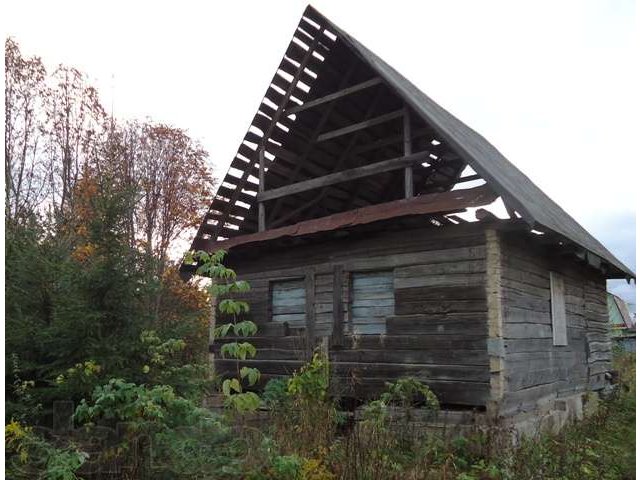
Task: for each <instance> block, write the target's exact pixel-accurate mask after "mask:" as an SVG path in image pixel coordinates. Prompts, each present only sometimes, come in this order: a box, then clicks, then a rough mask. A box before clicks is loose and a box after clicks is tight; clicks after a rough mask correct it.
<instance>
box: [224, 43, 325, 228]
mask: <svg viewBox="0 0 640 480" xmlns="http://www.w3.org/2000/svg"><path fill="white" fill-rule="evenodd" d="M318 41H319V39H318V37H316V38H314V39H313V41H312V42H311V44H310V45H309V49H308V50H307V51H306V53H305V54H304V56H303V58H302V59H301V60H300V66H299V67H298V68H297V70H296V71H295V74H294V75H293V80H292V82H291V83H290V85H289V87H288V88H287V90H286V92H285V94H284V96H283V97H282V99H281V101H280V104H279V105H278V107H277V110H276V111H275V113H274V114H273V115H270V116H271V123H270V124H269V127H268V128H267V129H266V130H265V131H264V135H263V136H262V137H258V138H257V142H256V143H258V148H259V149H263V148H264V147H265V145H266V143H267V140H268V139H269V137H270V136H271V134H272V132H273V130H274V129H275V128H276V124H277V122H278V121H279V120H280V116H281V115H282V113H283V112H284V109H285V106H286V103H287V100H288V99H289V97H290V96H291V94H292V93H293V92H294V90H295V88H296V86H297V84H298V81H299V80H300V78H301V77H302V75H303V74H305V72H304V69H305V67H306V66H307V64H310V61H311V60H312V58H313V52H314V50H315V48H316V46H317V45H318ZM292 43H293V42H292ZM283 62H285V61H284V60H283ZM285 63H286V62H285ZM276 75H277V73H276ZM269 90H271V89H269ZM250 133H252V132H248V133H247V137H249V134H250ZM250 170H251V169H249V168H247V169H246V170H245V171H244V172H242V177H241V178H240V179H239V181H238V188H236V190H234V191H233V194H232V195H231V197H230V198H229V200H230V201H229V204H231V205H233V204H235V203H236V201H237V200H238V199H239V197H240V194H241V190H242V188H243V187H244V185H246V183H247V180H248V178H249V172H250ZM223 215H224V216H227V215H228V211H226V210H225V211H224V212H223ZM219 233H220V232H219V231H218V232H217V234H219Z"/></svg>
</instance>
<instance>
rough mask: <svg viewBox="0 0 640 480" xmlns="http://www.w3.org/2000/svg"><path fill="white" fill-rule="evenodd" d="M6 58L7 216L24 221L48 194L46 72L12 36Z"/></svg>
mask: <svg viewBox="0 0 640 480" xmlns="http://www.w3.org/2000/svg"><path fill="white" fill-rule="evenodd" d="M4 59H5V76H4V78H5V94H4V104H5V123H4V126H5V134H4V135H5V136H4V162H5V163H4V166H5V193H6V195H5V216H6V219H7V220H8V221H12V222H22V221H24V220H25V219H27V218H28V217H29V216H30V215H31V214H33V213H34V212H35V211H36V209H37V208H38V206H39V205H40V204H41V203H42V202H43V200H44V199H45V197H46V195H47V193H48V192H47V181H46V180H47V179H46V165H45V164H44V162H43V156H42V150H43V141H42V140H43V139H42V122H43V118H42V107H43V100H44V91H45V78H46V71H45V68H44V66H43V64H42V61H41V60H40V58H38V57H30V58H24V57H23V56H22V54H21V52H20V48H19V47H18V44H17V43H16V42H15V41H14V40H13V39H11V38H8V39H6V41H5V50H4Z"/></svg>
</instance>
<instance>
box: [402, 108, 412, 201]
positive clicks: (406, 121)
mask: <svg viewBox="0 0 640 480" xmlns="http://www.w3.org/2000/svg"><path fill="white" fill-rule="evenodd" d="M402 124H403V135H404V155H405V157H406V156H409V155H411V153H412V152H411V114H410V111H409V107H407V106H406V105H405V107H404V112H403V122H402ZM411 197H413V165H407V166H406V167H405V168H404V198H411Z"/></svg>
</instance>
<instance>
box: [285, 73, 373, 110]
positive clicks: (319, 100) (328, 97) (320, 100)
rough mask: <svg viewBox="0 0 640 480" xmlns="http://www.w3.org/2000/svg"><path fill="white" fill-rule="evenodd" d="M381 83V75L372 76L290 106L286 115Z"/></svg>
mask: <svg viewBox="0 0 640 480" xmlns="http://www.w3.org/2000/svg"><path fill="white" fill-rule="evenodd" d="M380 83H382V79H381V78H380V77H376V78H372V79H371V80H367V81H366V82H362V83H358V84H356V85H353V86H351V87H347V88H343V89H342V90H338V91H337V92H333V93H330V94H328V95H325V96H323V97H320V98H316V99H315V100H309V101H308V102H305V103H303V104H302V105H299V106H297V107H292V108H289V109H288V110H286V111H285V115H291V114H293V113H299V112H302V111H304V110H307V109H309V108H312V107H317V106H318V105H322V104H324V103H327V102H331V101H333V100H337V99H338V98H341V97H344V96H346V95H351V94H352V93H356V92H359V91H361V90H364V89H366V88H370V87H374V86H376V85H378V84H380Z"/></svg>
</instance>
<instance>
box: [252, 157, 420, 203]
mask: <svg viewBox="0 0 640 480" xmlns="http://www.w3.org/2000/svg"><path fill="white" fill-rule="evenodd" d="M428 156H429V152H428V151H423V152H418V153H415V154H412V155H409V156H402V157H397V158H391V159H389V160H383V161H381V162H376V163H372V164H369V165H365V166H362V167H357V168H351V169H349V170H343V171H342V172H336V173H330V174H328V175H325V176H322V177H316V178H312V179H310V180H304V181H302V182H297V183H293V184H291V185H285V186H284V187H280V188H274V189H271V190H267V191H265V192H262V193H258V195H257V200H258V201H259V202H266V201H268V200H274V199H276V198H280V197H285V196H287V195H293V194H296V193H301V192H307V191H309V190H314V189H316V188H322V187H327V186H330V185H335V184H337V183H343V182H348V181H350V180H356V179H358V178H363V177H368V176H371V175H375V174H377V173H383V172H390V171H393V170H398V169H401V168H404V167H405V166H407V165H412V164H414V163H418V162H421V161H424V159H425V158H428Z"/></svg>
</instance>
